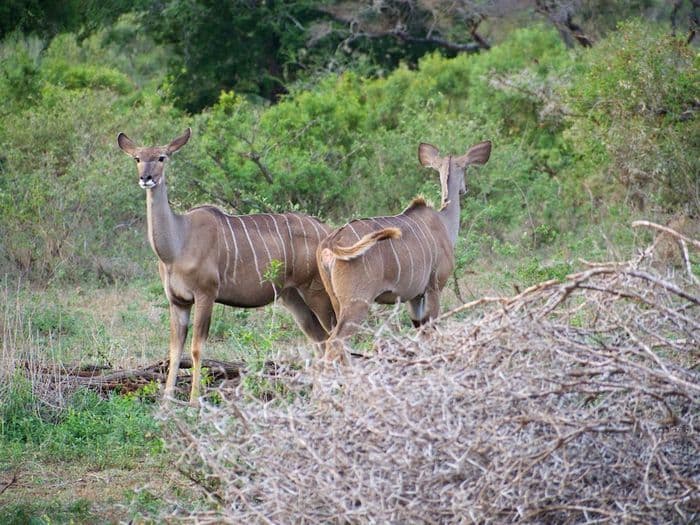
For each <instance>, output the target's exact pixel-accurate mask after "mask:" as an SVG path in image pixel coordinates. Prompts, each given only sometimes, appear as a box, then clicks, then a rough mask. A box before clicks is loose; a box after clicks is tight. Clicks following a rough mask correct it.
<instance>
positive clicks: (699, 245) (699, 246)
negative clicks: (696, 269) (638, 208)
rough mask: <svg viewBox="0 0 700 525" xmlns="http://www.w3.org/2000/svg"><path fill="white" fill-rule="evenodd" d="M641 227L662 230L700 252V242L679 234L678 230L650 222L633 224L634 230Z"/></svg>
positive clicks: (635, 222)
mask: <svg viewBox="0 0 700 525" xmlns="http://www.w3.org/2000/svg"><path fill="white" fill-rule="evenodd" d="M640 226H645V227H647V228H653V229H655V230H660V231H662V232H664V233H668V234H669V235H672V236H673V237H675V238H677V239H681V240H683V241H685V242H687V243H688V244H690V245H691V246H694V247H695V248H697V249H698V250H700V241H696V240H695V239H691V238H690V237H686V236H685V235H683V234H682V233H679V232H677V231H676V230H673V229H671V228H669V227H668V226H661V225H660V224H656V223H655V222H649V221H634V222H633V223H632V227H633V228H638V227H640Z"/></svg>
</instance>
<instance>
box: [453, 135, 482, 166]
mask: <svg viewBox="0 0 700 525" xmlns="http://www.w3.org/2000/svg"><path fill="white" fill-rule="evenodd" d="M490 156H491V141H490V140H485V141H484V142H479V143H478V144H474V145H473V146H472V147H471V148H469V151H467V153H466V154H464V155H462V156H461V157H458V158H456V159H455V160H456V161H457V164H458V165H459V166H462V167H466V166H467V165H468V164H486V161H488V160H489V157H490Z"/></svg>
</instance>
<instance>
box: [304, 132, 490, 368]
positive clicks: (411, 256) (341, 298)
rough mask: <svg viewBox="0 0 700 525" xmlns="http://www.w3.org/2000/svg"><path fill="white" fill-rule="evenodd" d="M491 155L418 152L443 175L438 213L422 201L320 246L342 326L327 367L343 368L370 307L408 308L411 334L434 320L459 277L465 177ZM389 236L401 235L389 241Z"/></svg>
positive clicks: (485, 148)
mask: <svg viewBox="0 0 700 525" xmlns="http://www.w3.org/2000/svg"><path fill="white" fill-rule="evenodd" d="M490 153H491V143H490V142H482V143H479V144H476V145H474V146H473V147H472V148H470V149H469V151H468V152H467V154H466V155H463V156H461V157H452V156H448V157H440V156H439V152H438V150H437V148H435V147H434V146H431V145H429V144H421V145H420V147H419V159H420V161H421V163H422V164H423V165H424V166H429V167H431V168H434V169H437V170H438V171H439V172H440V180H441V184H442V187H443V204H444V205H443V207H442V208H441V210H440V211H437V210H435V209H434V208H432V207H431V206H428V204H427V203H426V201H425V199H424V198H422V197H417V198H415V199H413V201H412V202H411V203H410V204H409V206H408V207H407V208H406V209H405V210H404V211H403V212H402V213H400V214H398V215H393V216H389V217H374V218H368V219H359V220H355V221H352V222H349V223H348V224H346V225H345V226H343V227H341V228H338V229H336V230H335V231H334V232H333V233H331V234H330V235H329V236H328V237H326V238H325V239H324V240H323V241H322V242H321V243H320V245H319V247H318V250H317V252H316V255H317V261H318V268H319V273H320V276H321V280H322V281H323V285H324V286H325V288H326V291H327V292H328V295H329V297H330V300H331V302H332V304H333V309H334V310H335V314H336V318H337V320H338V322H337V324H336V326H335V328H334V329H333V332H332V333H331V337H330V339H329V340H328V342H327V344H326V358H327V359H332V360H345V350H344V345H345V341H346V340H347V338H348V337H350V336H351V335H352V334H353V333H355V332H356V331H357V328H358V326H359V324H360V323H361V322H362V320H363V319H364V318H365V316H366V315H367V312H368V310H369V305H370V303H372V302H378V303H383V304H391V303H395V302H396V301H405V302H406V303H407V306H408V311H409V316H410V317H411V320H412V321H413V324H414V326H421V325H422V324H424V323H426V322H427V321H429V320H431V319H434V318H435V317H437V315H438V313H439V309H440V292H441V290H442V289H443V287H444V286H445V284H446V283H447V280H448V278H449V276H450V275H451V274H452V271H453V269H454V244H453V243H454V242H455V240H456V235H457V232H458V229H459V196H460V194H461V193H463V187H464V170H465V169H466V166H467V165H469V164H483V163H485V162H486V161H487V160H488V158H489V156H490ZM448 189H449V192H448ZM448 193H449V195H448ZM448 197H449V199H448ZM450 200H453V201H454V202H453V203H450V202H449V201H450ZM392 230H396V231H399V232H400V233H401V235H400V236H397V235H395V234H394V235H388V234H387V232H390V231H392Z"/></svg>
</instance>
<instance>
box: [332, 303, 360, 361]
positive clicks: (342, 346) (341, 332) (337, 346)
mask: <svg viewBox="0 0 700 525" xmlns="http://www.w3.org/2000/svg"><path fill="white" fill-rule="evenodd" d="M340 304H341V305H342V306H341V308H340V314H339V315H338V324H337V325H336V326H335V329H334V330H333V332H332V333H331V336H330V339H329V340H328V341H327V342H326V354H325V356H324V359H325V360H326V361H340V362H343V363H344V362H346V361H347V355H346V352H345V350H346V344H347V340H348V339H349V338H350V337H351V336H353V335H354V334H356V333H357V331H358V330H359V329H360V326H361V325H362V321H363V320H364V319H365V318H366V317H367V312H368V311H369V301H364V300H362V299H354V300H352V301H347V302H346V301H340Z"/></svg>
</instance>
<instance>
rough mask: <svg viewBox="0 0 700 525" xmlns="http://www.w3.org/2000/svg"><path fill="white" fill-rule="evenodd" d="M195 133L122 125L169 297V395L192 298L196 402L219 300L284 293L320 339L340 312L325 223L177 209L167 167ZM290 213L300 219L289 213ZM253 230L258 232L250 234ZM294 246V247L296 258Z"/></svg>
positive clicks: (236, 302)
mask: <svg viewBox="0 0 700 525" xmlns="http://www.w3.org/2000/svg"><path fill="white" fill-rule="evenodd" d="M189 138H190V130H189V129H188V130H187V131H186V132H185V134H184V135H182V136H181V137H179V138H177V139H175V140H173V141H172V142H171V143H170V144H168V145H167V146H157V147H152V148H141V147H137V146H136V145H135V144H134V143H133V142H132V141H131V140H130V139H129V138H128V137H127V136H126V135H124V134H123V133H120V134H119V136H118V137H117V142H118V144H119V147H120V148H121V149H122V150H124V152H125V153H127V154H128V155H130V156H131V157H133V158H134V160H135V161H136V163H137V164H136V165H137V169H138V174H139V184H140V186H141V187H142V188H144V189H146V190H147V193H146V204H147V220H148V238H149V241H150V243H151V246H152V247H153V251H154V252H155V253H156V255H157V256H158V259H159V260H158V271H159V273H160V276H161V280H162V281H163V287H164V289H165V293H166V295H167V297H168V300H169V302H170V360H169V368H168V378H167V380H166V383H165V395H166V397H168V396H172V395H173V393H174V388H175V381H176V379H177V373H178V368H179V366H180V355H181V353H182V349H183V346H184V344H185V339H186V337H187V330H188V324H189V318H190V310H191V309H192V306H193V305H194V308H195V316H194V335H193V337H192V390H191V392H190V403H191V404H193V405H196V404H197V403H198V397H199V387H200V362H201V355H202V351H203V347H204V343H205V341H206V338H207V335H208V332H209V323H210V321H211V313H212V308H213V306H214V303H215V302H218V303H222V304H227V305H231V306H241V307H257V306H263V305H266V304H269V303H271V302H272V301H274V300H275V298H276V297H277V296H278V297H279V298H280V299H281V301H282V303H283V304H284V305H285V306H286V307H287V308H288V309H289V310H290V311H291V313H292V314H293V315H294V317H295V319H296V321H297V324H298V325H299V327H300V328H301V329H302V331H303V332H304V333H305V334H306V335H307V336H308V337H309V338H310V339H312V340H313V341H315V342H321V341H324V340H326V339H327V338H328V333H329V332H330V330H331V327H332V325H333V323H334V320H335V316H334V313H333V308H332V306H331V303H330V298H329V297H328V296H327V295H326V293H325V291H324V290H323V286H322V283H321V281H320V276H319V274H318V267H317V266H316V248H317V246H318V244H319V242H318V240H320V239H319V232H321V233H323V234H324V235H325V234H326V233H327V232H328V231H329V228H328V227H327V226H325V225H324V224H322V223H320V222H318V221H316V220H315V219H313V218H311V217H307V216H305V215H301V214H297V213H286V214H279V215H273V214H260V215H241V216H239V215H236V216H232V215H227V214H226V213H224V212H222V211H221V210H219V209H218V208H215V207H213V206H201V207H198V208H194V209H191V210H190V211H188V212H187V213H185V214H182V215H180V214H177V213H174V212H173V211H172V210H171V208H170V204H169V202H168V195H167V188H166V184H165V173H164V167H165V164H166V162H167V161H168V160H169V159H170V157H171V156H172V154H173V153H175V152H176V151H177V150H179V149H180V148H181V147H182V146H184V145H185V144H186V143H187V141H188V140H189ZM292 217H294V218H295V220H294V221H290V218H292ZM282 218H283V219H284V221H285V223H286V224H287V233H288V235H287V238H286V239H285V238H283V236H282V234H281V233H280V231H279V229H278V228H277V220H278V219H282ZM269 219H272V221H273V222H274V224H275V229H276V231H275V229H273V228H272V227H271V225H270V224H269V222H268V221H269ZM292 222H293V225H292V224H291V223H292ZM262 223H265V224H262ZM251 231H255V232H256V234H255V235H252V236H251ZM229 236H230V239H229ZM309 239H311V242H309ZM317 239H318V240H317ZM222 241H223V243H222ZM230 241H232V242H230ZM239 241H240V242H239ZM288 252H291V254H292V261H291V264H290V261H289V260H288V259H287V253H288ZM273 260H280V261H281V262H282V263H283V271H282V274H281V275H279V276H277V278H276V279H275V286H273V285H272V283H270V282H265V281H264V275H263V272H264V271H265V270H266V269H267V268H268V266H269V265H270V263H271V262H272V261H273ZM231 266H233V268H231ZM230 273H231V277H229V274H230Z"/></svg>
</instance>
